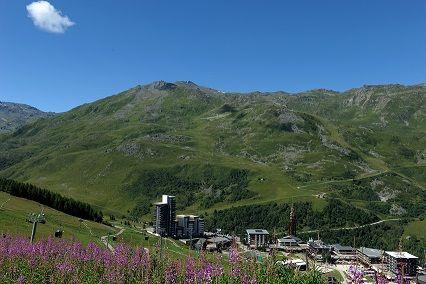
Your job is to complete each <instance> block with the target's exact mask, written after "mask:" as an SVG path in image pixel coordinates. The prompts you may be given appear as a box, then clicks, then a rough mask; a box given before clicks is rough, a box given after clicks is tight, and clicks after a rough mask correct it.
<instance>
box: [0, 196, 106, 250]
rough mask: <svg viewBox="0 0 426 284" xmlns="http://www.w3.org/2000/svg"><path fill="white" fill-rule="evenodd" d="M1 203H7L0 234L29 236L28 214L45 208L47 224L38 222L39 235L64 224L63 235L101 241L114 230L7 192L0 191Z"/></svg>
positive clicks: (3, 210)
mask: <svg viewBox="0 0 426 284" xmlns="http://www.w3.org/2000/svg"><path fill="white" fill-rule="evenodd" d="M5 202H6V203H5ZM4 203H5V204H4ZM2 204H4V206H3V208H2V209H1V210H0V234H3V233H8V234H14V235H24V236H28V238H29V237H30V236H31V230H32V224H31V223H29V222H27V221H26V219H27V217H28V214H29V213H40V212H41V210H42V209H43V212H44V214H45V215H46V224H39V225H38V226H37V231H36V239H40V238H45V237H47V236H52V235H54V232H55V230H57V229H58V228H62V230H63V231H64V234H63V238H67V239H73V238H75V239H78V240H79V241H81V242H83V243H85V244H87V243H88V242H95V243H98V244H100V237H101V236H103V235H106V234H108V232H109V231H111V228H110V227H107V226H105V225H102V224H99V223H95V222H91V221H84V223H82V222H80V221H79V218H76V217H72V216H70V215H67V214H64V213H62V212H59V211H56V210H53V209H51V208H49V207H46V206H42V205H40V204H39V203H37V202H33V201H30V200H27V199H23V198H17V197H14V196H11V195H9V194H6V193H4V192H0V206H1V205H2Z"/></svg>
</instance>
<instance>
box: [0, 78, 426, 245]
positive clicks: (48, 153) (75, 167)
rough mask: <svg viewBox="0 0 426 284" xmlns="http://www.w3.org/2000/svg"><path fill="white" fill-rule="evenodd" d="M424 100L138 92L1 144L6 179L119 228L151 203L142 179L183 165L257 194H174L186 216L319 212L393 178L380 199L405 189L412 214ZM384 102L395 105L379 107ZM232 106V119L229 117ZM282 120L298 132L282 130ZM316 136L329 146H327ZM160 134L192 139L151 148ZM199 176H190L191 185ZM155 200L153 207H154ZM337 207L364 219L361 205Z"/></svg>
mask: <svg viewBox="0 0 426 284" xmlns="http://www.w3.org/2000/svg"><path fill="white" fill-rule="evenodd" d="M424 88H425V87H421V86H412V87H399V86H376V87H364V88H360V89H358V90H351V91H348V92H347V93H344V94H334V95H331V96H329V95H328V93H327V94H325V93H324V92H323V91H312V92H307V93H303V94H299V95H292V96H289V95H284V94H275V95H268V96H252V95H232V96H231V95H222V94H218V93H215V92H210V91H206V92H207V94H204V93H202V92H200V91H199V90H197V89H192V88H190V87H182V86H180V87H178V88H177V89H175V90H173V91H159V90H156V91H154V92H152V90H151V91H150V90H149V88H148V89H147V88H142V89H141V88H140V87H136V88H133V89H130V90H128V91H125V92H122V93H120V94H118V95H115V96H111V97H108V98H105V99H102V100H99V101H97V102H93V103H91V104H87V105H83V106H80V107H78V108H75V109H73V110H71V111H69V112H65V113H63V114H60V115H58V116H55V117H53V118H48V119H45V120H39V121H37V122H35V123H33V124H30V125H27V126H25V127H24V128H21V129H20V130H19V131H18V132H15V133H13V134H11V135H3V136H0V176H3V177H7V178H13V179H16V180H18V181H25V182H31V183H34V184H36V185H38V186H41V187H46V188H47V189H50V190H53V191H56V192H59V193H61V194H63V195H65V196H70V197H73V198H75V199H78V200H82V201H85V202H88V203H90V204H92V205H93V206H96V207H97V208H99V209H101V210H102V211H103V212H104V213H105V214H114V215H115V216H116V217H117V218H121V217H122V216H123V215H127V214H128V211H129V210H132V209H133V208H134V206H135V205H136V204H137V202H138V201H140V200H142V199H146V198H148V197H147V195H149V194H146V192H142V191H141V187H138V184H137V182H138V180H139V178H140V177H141V176H143V173H146V172H148V171H153V170H163V171H166V170H169V169H170V168H173V167H178V166H182V165H188V166H191V167H192V168H194V169H197V168H203V167H205V166H206V165H211V166H212V167H213V168H215V169H223V171H224V172H228V171H229V170H230V169H244V170H247V171H248V172H249V183H248V188H247V189H248V190H250V191H251V192H254V193H255V196H252V197H250V198H245V199H240V200H236V201H230V200H229V199H228V198H225V199H224V200H223V201H221V202H217V203H215V204H213V205H212V206H211V207H210V208H204V207H203V206H202V204H201V200H202V198H203V197H205V196H207V198H208V195H207V194H206V191H208V188H209V185H210V184H207V183H206V184H205V186H204V187H203V188H201V187H200V188H197V189H193V191H192V192H189V193H188V192H183V193H182V192H179V195H180V197H182V196H184V197H186V196H187V195H194V196H196V197H197V198H196V200H195V202H194V203H193V204H192V205H190V206H188V207H187V208H185V209H184V211H185V213H196V214H200V213H211V212H212V211H214V210H221V209H226V208H229V207H231V206H243V205H248V204H264V203H268V202H271V201H273V202H279V203H291V202H297V201H312V203H313V206H314V209H315V210H319V211H320V210H321V209H322V208H324V206H325V205H326V204H327V203H326V202H327V201H326V200H324V199H318V198H316V197H315V196H314V195H315V194H318V193H320V192H326V193H327V194H332V193H335V190H334V189H333V188H332V185H333V184H341V185H344V186H346V185H349V184H350V183H352V182H353V178H354V179H355V181H357V182H358V181H359V182H361V183H362V185H363V186H365V187H368V188H372V186H371V182H372V181H373V180H374V179H381V178H382V176H381V175H382V174H384V173H396V174H397V175H396V176H394V177H392V178H387V179H381V181H383V183H384V184H383V186H382V187H381V188H398V194H397V196H396V197H395V200H396V201H395V200H391V201H389V202H399V201H401V202H406V203H407V204H408V205H404V206H406V207H407V208H408V207H413V206H412V205H413V204H417V205H418V204H421V203H422V202H423V200H422V193H424V174H423V172H424V169H423V168H424V166H421V165H420V164H419V161H417V160H416V159H417V158H416V157H417V156H416V155H418V154H421V151H423V150H424V145H425V140H424V137H425V136H424V133H425V127H424V123H423V122H424V113H423V112H422V111H421V107H422V106H423V105H424V103H422V101H421V100H420V98H419V97H420V96H418V94H419V92H424ZM367 97H368V98H370V99H369V100H366V101H364V100H365V98H367ZM307 99H308V100H307ZM349 99H351V100H352V102H353V103H349ZM383 101H388V103H387V104H386V105H382V104H381V103H380V102H383ZM225 104H227V105H230V106H232V109H233V110H234V111H233V112H227V113H225V114H224V113H222V110H223V108H222V106H223V105H225ZM414 113H415V114H416V115H413V114H414ZM382 117H383V118H384V119H385V120H386V121H387V122H388V124H387V125H386V126H383V125H382V120H381V118H382ZM208 118H210V119H208ZM286 119H289V120H291V121H292V122H291V123H290V124H291V126H292V127H296V128H297V131H293V130H291V129H292V128H290V127H289V125H290V124H289V122H286V123H283V120H284V121H285V120H286ZM407 123H408V125H407ZM320 128H322V129H323V130H322V134H323V135H325V137H326V140H327V141H328V142H329V144H331V145H332V146H330V145H328V146H327V145H325V143H324V141H322V138H323V137H322V136H321V135H320V134H319V132H320V131H319V129H320ZM156 134H157V135H159V136H155V135H156ZM160 134H161V135H164V136H167V137H172V138H173V137H178V136H179V135H184V136H186V137H188V139H187V140H185V139H184V140H179V139H172V138H171V139H163V140H161V139H160V140H158V139H157V140H156V139H155V137H161V135H160ZM153 137H154V138H153ZM333 147H334V148H333ZM336 148H338V149H339V148H340V149H342V148H343V149H347V150H349V151H350V152H351V154H352V156H348V155H343V154H341V153H340V152H339V151H338V150H336ZM372 152H374V153H376V154H374V155H373V154H372ZM413 153H414V154H413ZM370 169H371V170H370ZM348 174H349V175H352V176H353V177H352V176H351V177H349V178H348V177H347V175H348ZM196 175H199V172H197V171H196V170H194V176H190V175H188V177H187V178H188V179H195V178H196ZM217 176H220V174H219V175H217ZM216 178H217V177H216ZM261 178H263V179H264V181H259V179H261ZM217 179H218V178H217ZM406 181H408V184H409V185H407V186H405V185H406V184H407V182H406ZM201 182H202V181H200V183H201ZM228 186H231V184H229V185H228ZM129 188H132V189H134V190H132V191H129V190H128V189H129ZM224 188H226V186H224ZM401 188H402V189H403V188H406V189H407V191H404V190H401ZM206 189H207V190H206ZM148 193H150V192H148ZM164 193H167V192H164ZM183 194H187V195H183ZM153 195H154V194H151V195H149V196H150V197H149V201H151V202H152V201H155V200H156V199H157V197H154V196H153ZM423 195H424V194H423ZM339 198H341V199H342V200H346V201H347V202H350V203H353V204H355V205H357V206H359V207H362V208H365V209H367V210H369V203H367V202H366V201H365V200H355V199H350V198H349V197H346V196H339ZM380 216H381V217H387V213H383V214H382V215H380ZM151 218H152V216H151V215H150V214H148V215H146V216H143V219H144V220H149V219H151ZM8 226H12V224H11V223H8ZM129 238H130V240H129V241H130V242H131V243H132V242H133V239H132V237H131V236H128V239H129ZM134 239H135V240H136V239H137V238H136V236H134Z"/></svg>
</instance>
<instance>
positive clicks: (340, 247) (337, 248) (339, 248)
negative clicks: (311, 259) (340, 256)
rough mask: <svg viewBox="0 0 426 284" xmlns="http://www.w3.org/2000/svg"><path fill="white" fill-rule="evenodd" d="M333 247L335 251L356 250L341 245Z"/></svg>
mask: <svg viewBox="0 0 426 284" xmlns="http://www.w3.org/2000/svg"><path fill="white" fill-rule="evenodd" d="M332 247H333V248H334V249H335V250H355V249H354V248H353V247H351V246H342V245H341V244H334V245H332Z"/></svg>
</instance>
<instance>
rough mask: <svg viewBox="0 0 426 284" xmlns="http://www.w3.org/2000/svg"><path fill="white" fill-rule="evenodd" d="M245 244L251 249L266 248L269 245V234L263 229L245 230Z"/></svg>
mask: <svg viewBox="0 0 426 284" xmlns="http://www.w3.org/2000/svg"><path fill="white" fill-rule="evenodd" d="M246 233H247V243H248V245H249V246H250V247H251V248H259V247H266V246H267V245H268V243H269V232H268V231H267V230H263V229H247V230H246Z"/></svg>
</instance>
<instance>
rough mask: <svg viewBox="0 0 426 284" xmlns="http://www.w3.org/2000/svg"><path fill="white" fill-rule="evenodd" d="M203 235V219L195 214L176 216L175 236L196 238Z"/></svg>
mask: <svg viewBox="0 0 426 284" xmlns="http://www.w3.org/2000/svg"><path fill="white" fill-rule="evenodd" d="M203 235H204V219H202V218H200V217H199V216H195V215H177V216H176V237H177V238H197V237H202V236H203Z"/></svg>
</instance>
